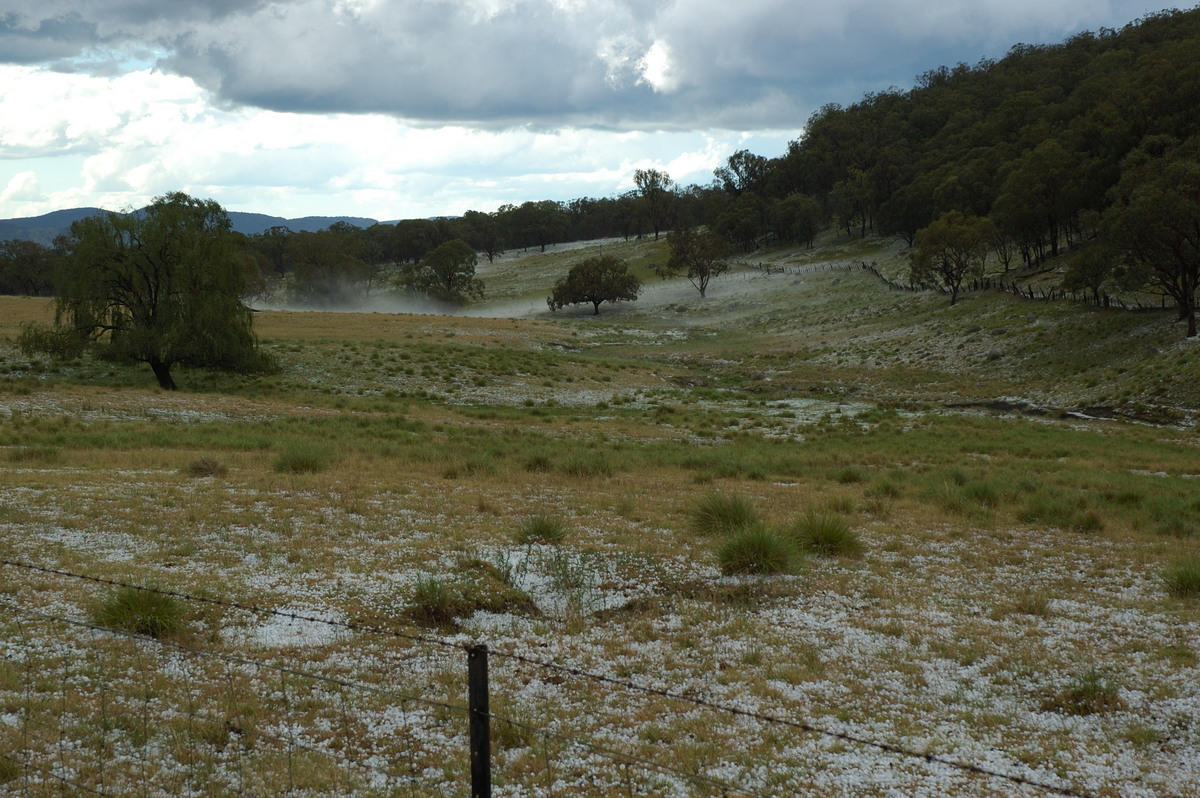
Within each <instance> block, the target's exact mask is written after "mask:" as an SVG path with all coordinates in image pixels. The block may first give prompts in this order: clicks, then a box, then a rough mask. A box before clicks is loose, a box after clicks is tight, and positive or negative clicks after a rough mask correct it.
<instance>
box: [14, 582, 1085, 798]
mask: <svg viewBox="0 0 1200 798" xmlns="http://www.w3.org/2000/svg"><path fill="white" fill-rule="evenodd" d="M0 568H4V569H8V570H9V572H10V573H11V572H13V571H16V572H18V573H19V574H20V575H23V576H24V577H26V578H27V579H32V580H34V584H32V585H29V584H26V585H23V586H22V587H24V590H23V589H21V587H18V586H17V585H16V580H7V579H4V580H0V617H2V618H4V619H5V620H3V621H0V629H3V632H4V636H3V637H2V638H0V795H13V796H17V795H19V796H30V797H40V796H51V795H102V796H125V795H142V796H152V795H155V796H157V795H170V796H176V795H178V796H221V795H229V794H236V795H255V796H257V795H289V796H307V795H353V796H375V795H379V796H406V795H408V796H417V795H462V794H464V793H465V794H470V795H472V796H481V797H482V796H490V795H491V794H492V782H493V777H494V776H495V777H497V778H496V787H497V790H498V791H500V792H505V791H507V792H506V794H511V795H526V794H541V795H548V796H555V795H564V796H565V795H574V794H581V792H580V791H581V790H583V792H584V793H587V794H597V795H629V796H633V795H685V794H686V795H713V796H717V795H720V796H760V795H772V794H777V793H774V792H772V791H771V789H770V788H769V787H764V786H762V785H755V786H750V785H747V784H740V783H737V782H736V779H734V778H732V777H730V776H728V775H727V770H728V769H727V768H722V767H721V766H720V765H721V763H720V762H717V761H714V760H713V758H712V755H711V752H710V753H705V752H704V750H702V749H704V746H703V745H702V743H703V739H702V738H705V737H709V738H712V739H713V740H715V739H716V738H717V737H718V736H719V735H720V734H727V735H730V736H731V738H730V739H728V740H723V741H721V742H726V743H730V744H732V745H736V742H737V740H736V735H737V734H738V722H744V723H754V724H762V725H764V726H766V727H770V728H771V729H774V730H775V731H777V732H778V733H780V734H794V735H796V736H807V737H824V738H827V739H829V740H834V741H838V742H839V743H843V744H846V745H853V746H859V747H862V748H864V749H870V750H873V751H875V752H876V753H878V754H883V755H887V756H893V757H900V758H907V759H912V760H914V761H917V762H923V763H924V764H925V765H926V766H928V767H935V768H941V769H943V770H945V769H949V770H951V771H956V772H958V773H960V774H964V775H969V776H972V777H977V778H982V779H986V780H989V781H990V782H994V783H995V784H996V785H1006V788H1007V789H1014V788H1024V789H1026V790H1031V791H1033V793H1035V794H1050V795H1065V796H1080V795H1084V793H1082V792H1078V791H1076V790H1075V789H1073V788H1070V787H1067V786H1063V785H1056V784H1050V783H1043V782H1040V781H1037V780H1033V779H1029V778H1026V777H1024V776H1021V775H1017V774H1011V773H1003V772H1000V771H997V770H993V769H990V768H986V767H982V766H979V765H975V764H972V763H969V762H959V761H956V760H954V759H951V758H948V757H944V756H941V755H937V754H931V753H927V752H924V753H923V752H919V751H912V750H908V749H906V748H904V747H903V746H900V745H895V744H892V743H888V742H882V741H877V740H872V739H869V738H868V737H866V736H863V735H859V734H854V733H849V732H845V731H840V730H837V729H829V728H824V727H822V726H820V725H817V724H814V723H813V722H811V721H809V720H807V719H803V718H795V717H787V716H784V715H775V714H770V713H764V712H759V711H754V710H750V709H746V708H742V707H737V706H730V705H728V704H724V703H720V702H717V701H712V700H709V699H707V698H705V697H703V696H699V695H692V694H690V693H683V692H678V691H674V690H669V689H664V688H660V687H653V686H649V685H645V684H639V683H637V682H634V681H632V680H629V679H622V678H617V677H614V676H611V675H606V674H601V673H595V672H591V671H588V670H586V669H582V668H577V667H574V666H570V665H564V664H560V663H556V662H548V661H544V660H542V659H539V658H538V657H536V656H532V655H530V654H528V653H522V652H517V651H504V650H501V649H497V648H495V647H491V648H489V647H488V646H486V645H484V644H481V643H479V642H477V641H469V640H465V639H447V638H442V637H437V636H433V635H428V634H424V633H414V632H411V631H406V630H401V629H392V628H387V627H383V626H377V625H370V624H357V623H352V622H345V621H341V620H336V619H330V618H323V617H318V616H316V615H308V614H304V613H297V612H287V611H280V610H273V609H268V608H264V607H259V606H256V605H253V604H244V603H240V602H236V601H228V600H222V599H215V598H212V597H208V596H198V595H192V594H188V593H183V592H179V591H173V590H164V589H160V588H155V587H146V586H142V585H134V584H130V583H127V582H122V581H119V580H113V579H106V578H101V577H95V576H88V575H85V574H80V573H75V572H72V571H68V570H65V569H62V568H51V567H46V566H40V565H36V564H33V563H28V562H20V561H14V560H7V559H0ZM50 580H58V581H57V585H58V586H61V585H63V584H66V585H69V586H72V587H74V588H79V589H80V590H85V589H86V588H87V587H89V586H90V587H92V588H106V589H123V590H134V591H138V592H139V593H145V594H149V595H156V596H161V597H165V598H170V599H173V600H177V601H183V602H188V603H189V604H190V605H191V606H193V607H196V608H199V609H200V610H201V611H204V610H207V611H210V612H213V613H216V614H217V615H218V616H220V617H218V618H217V620H218V621H221V622H222V624H223V625H225V626H234V627H237V626H238V624H237V623H236V622H233V623H231V619H229V618H226V617H224V616H225V614H233V613H236V614H241V615H249V616H253V617H257V618H260V619H267V620H271V621H273V622H283V623H285V624H288V625H290V626H291V627H292V628H291V631H290V632H289V634H291V635H292V636H293V637H294V638H295V639H296V640H301V639H303V638H304V636H305V634H306V633H307V632H306V630H309V629H311V627H313V626H314V625H315V626H316V627H318V628H321V629H324V630H326V631H328V632H329V634H330V635H331V636H332V637H331V639H337V640H339V641H340V642H347V640H348V639H349V638H350V636H353V638H352V639H351V640H349V642H352V643H353V648H354V649H356V650H369V654H370V656H369V657H366V658H364V657H362V656H356V657H348V656H340V655H339V654H337V653H335V654H332V655H327V652H314V651H313V647H312V646H295V647H294V648H293V649H292V650H291V651H290V652H289V653H287V654H285V655H281V654H279V653H278V651H277V648H274V647H263V648H261V649H258V650H255V648H254V646H246V645H242V646H234V647H233V648H234V649H235V650H234V651H228V650H224V649H223V648H222V646H221V640H220V639H218V638H217V637H216V636H214V635H213V634H211V633H207V632H205V633H199V634H191V635H188V636H185V637H184V638H183V639H159V638H156V637H153V636H149V635H146V634H140V633H135V632H130V631H123V630H121V629H113V628H108V627H105V626H101V625H98V624H97V623H95V622H94V621H93V620H91V619H84V618H79V617H72V611H74V612H75V613H76V614H77V613H78V610H75V604H76V603H77V602H64V601H62V600H61V599H59V598H55V597H54V595H56V594H53V592H52V590H51V587H52V586H51V585H49V584H46V583H47V582H48V581H50ZM30 591H32V592H33V594H34V597H37V596H43V597H48V598H49V601H48V602H47V606H40V607H33V606H30V604H31V603H32V602H31V601H30V600H29V598H30V597H29V595H28V594H29V592H30ZM458 637H459V638H462V637H463V636H461V635H460V636H458ZM195 638H199V639H195ZM285 648H286V647H285ZM342 648H343V647H341V646H339V647H336V649H335V650H336V651H341V650H342ZM245 649H250V651H249V652H248V651H246V650H245ZM364 661H365V662H368V663H369V664H368V666H367V667H364V665H363V663H364ZM489 662H490V663H492V667H493V668H494V670H492V673H491V674H489ZM568 682H570V683H572V685H575V684H578V685H580V687H579V689H578V690H577V692H579V693H583V694H587V693H588V692H589V690H588V688H589V687H590V688H592V689H591V691H590V692H591V693H592V694H593V695H594V700H595V701H596V702H597V707H596V710H597V712H596V713H594V714H596V715H597V716H598V715H599V714H602V713H601V712H600V710H601V709H602V708H603V707H604V706H608V707H609V708H611V707H612V706H614V705H615V706H619V707H620V710H621V713H622V715H624V716H625V717H626V718H628V719H633V718H637V717H641V716H648V717H661V716H662V715H663V713H664V712H667V711H669V712H673V713H674V714H675V715H676V716H677V717H683V718H685V719H687V720H688V721H689V724H688V729H689V731H688V732H687V734H686V736H687V737H688V738H690V739H683V737H684V735H680V734H675V735H674V736H672V734H671V732H670V731H666V730H662V729H659V730H658V731H656V732H655V734H654V735H651V736H650V737H651V738H650V739H648V740H640V741H639V738H638V730H637V729H636V728H634V727H635V726H636V723H635V722H634V721H632V720H628V721H627V726H628V727H629V728H627V729H626V731H630V732H632V734H613V732H612V730H611V729H606V728H603V724H602V723H601V722H600V721H599V720H597V719H593V722H592V723H590V724H589V723H588V722H587V717H589V716H590V714H593V713H583V714H584V716H585V720H584V721H583V722H580V721H578V720H571V719H568V718H566V717H564V716H563V713H562V712H561V711H559V710H560V709H561V707H558V706H554V705H551V706H548V707H547V708H546V712H543V713H536V712H530V711H528V710H527V709H523V708H522V706H521V702H520V701H518V700H517V697H516V694H517V692H518V691H519V689H520V688H522V687H526V688H530V691H531V692H532V693H534V694H537V693H538V691H539V689H540V688H541V687H544V686H546V685H553V686H555V687H556V688H558V687H561V686H566V685H567V683H568ZM495 685H498V686H499V687H500V689H496V687H495ZM464 699H466V700H465V701H464ZM692 714H695V715H696V717H695V718H694V719H692V718H690V717H689V716H690V715H692ZM714 717H717V718H725V719H726V720H727V721H730V722H729V723H725V724H721V723H714V722H713V718H714ZM651 725H653V724H651ZM580 726H582V727H583V728H580ZM723 727H727V728H724V730H722V729H723ZM710 741H711V740H710ZM719 747H720V746H718V748H719ZM711 748H712V746H709V749H708V750H710V751H711ZM683 749H690V751H687V752H685V751H683ZM666 753H669V756H664V754H666ZM664 759H665V760H666V761H664ZM497 766H499V767H498V769H497ZM468 774H469V778H468ZM468 782H469V788H468V787H467V784H468ZM581 785H583V786H582V787H581ZM513 790H516V792H513Z"/></svg>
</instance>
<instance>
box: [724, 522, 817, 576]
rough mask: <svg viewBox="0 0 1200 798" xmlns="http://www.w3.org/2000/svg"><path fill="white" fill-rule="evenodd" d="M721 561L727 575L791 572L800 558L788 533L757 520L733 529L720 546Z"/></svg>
mask: <svg viewBox="0 0 1200 798" xmlns="http://www.w3.org/2000/svg"><path fill="white" fill-rule="evenodd" d="M717 562H718V563H720V565H721V573H723V574H725V575H726V576H728V575H731V574H791V573H795V572H796V570H797V568H798V566H799V563H800V558H799V553H798V552H797V551H796V547H795V545H794V544H793V543H792V541H791V539H790V538H789V537H788V536H787V535H784V534H782V533H781V532H779V530H777V529H774V528H773V527H769V526H767V525H766V524H762V523H757V524H751V525H749V526H743V527H741V528H739V529H735V530H734V531H732V532H730V533H729V534H728V536H727V537H726V538H725V540H723V541H722V542H721V545H720V546H718V547H717Z"/></svg>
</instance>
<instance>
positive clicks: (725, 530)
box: [692, 491, 762, 535]
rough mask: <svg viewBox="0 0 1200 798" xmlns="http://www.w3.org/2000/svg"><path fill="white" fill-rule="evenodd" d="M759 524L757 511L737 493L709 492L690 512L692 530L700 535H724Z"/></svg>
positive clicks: (759, 518) (759, 517)
mask: <svg viewBox="0 0 1200 798" xmlns="http://www.w3.org/2000/svg"><path fill="white" fill-rule="evenodd" d="M761 523H762V517H761V516H760V515H759V514H758V510H756V509H755V508H754V505H753V504H752V503H751V502H750V500H749V499H747V498H746V497H745V496H742V495H741V494H737V493H721V492H719V491H711V492H709V493H706V494H705V495H704V497H703V498H702V499H700V501H699V502H697V504H696V507H695V509H694V510H692V529H693V530H694V531H695V532H696V533H698V534H700V535H726V534H730V533H732V532H734V531H735V530H740V529H743V528H745V527H751V526H756V525H760V524H761Z"/></svg>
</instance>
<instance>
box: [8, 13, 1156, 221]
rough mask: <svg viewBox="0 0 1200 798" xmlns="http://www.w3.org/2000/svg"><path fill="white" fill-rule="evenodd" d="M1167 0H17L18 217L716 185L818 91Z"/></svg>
mask: <svg viewBox="0 0 1200 798" xmlns="http://www.w3.org/2000/svg"><path fill="white" fill-rule="evenodd" d="M1155 8H1156V5H1155V4H1154V3H1153V1H1152V0H1149V1H1148V0H1106V1H1099V0H1098V1H1097V2H1091V1H1090V0H978V2H974V3H961V2H955V1H954V0H846V2H841V3H815V2H785V0H741V2H738V3H730V2H728V0H461V1H460V2H449V0H403V2H401V1H400V0H390V1H389V0H290V2H287V3H280V2H274V1H273V0H208V1H207V2H204V3H163V2H161V0H87V1H86V2H84V0H9V2H8V3H7V5H6V11H7V12H8V13H9V14H11V15H15V16H4V17H3V22H2V23H0V85H3V86H4V87H5V88H4V91H3V93H0V185H6V186H8V189H6V191H7V192H8V193H7V194H6V195H4V196H0V217H3V216H6V215H16V213H13V211H14V210H15V209H20V210H21V211H28V212H40V211H46V210H53V209H55V208H56V207H70V206H71V205H109V206H122V207H123V206H130V205H137V204H140V203H142V202H145V201H147V200H149V199H150V198H152V197H153V196H154V195H156V194H159V193H162V192H164V191H169V190H176V189H181V190H193V191H197V192H201V191H202V192H206V193H208V195H211V196H215V197H216V198H217V199H218V200H220V201H222V202H223V203H225V204H226V205H227V206H228V207H231V208H233V209H236V210H258V211H264V212H271V213H279V214H280V215H306V214H312V213H347V214H355V215H365V216H375V217H377V218H378V217H389V218H395V217H398V216H403V215H433V214H440V213H460V212H462V211H463V210H466V209H468V208H476V209H480V210H490V209H492V208H494V207H495V206H496V205H498V204H500V203H502V202H520V201H524V200H528V199H542V198H555V199H559V198H561V199H567V198H571V197H574V196H585V195H587V196H600V195H609V194H612V193H616V192H618V191H621V190H625V188H626V187H628V186H629V185H630V183H629V180H630V177H629V176H630V175H631V174H632V171H633V168H635V167H634V165H635V164H636V165H637V166H639V167H643V168H644V167H652V168H665V169H667V170H668V171H670V172H671V174H672V176H673V177H675V178H676V179H677V180H678V181H679V182H681V183H687V182H700V183H706V182H708V181H709V179H711V170H712V168H713V167H714V166H716V165H719V164H720V163H721V161H722V160H723V159H724V158H725V157H727V156H728V155H729V154H731V153H732V152H733V151H734V150H735V149H739V148H742V147H746V148H749V149H752V150H754V151H756V152H759V153H760V154H763V155H767V156H774V155H777V154H780V153H782V152H783V150H784V148H785V146H786V142H787V140H788V139H789V138H791V137H793V136H795V135H797V134H798V133H799V132H800V127H801V125H802V124H803V123H804V120H805V119H807V118H808V115H809V114H810V113H811V112H812V111H813V110H814V109H815V108H816V107H818V106H819V105H821V104H823V103H826V102H841V103H850V102H854V101H855V100H856V99H858V97H859V96H861V94H862V92H864V91H867V90H880V89H885V88H887V87H888V86H889V85H898V86H904V85H910V84H911V82H912V79H913V76H915V75H916V74H917V73H918V72H922V71H925V70H927V69H930V68H932V67H936V66H938V65H939V64H952V63H955V62H957V61H959V60H965V61H968V62H974V61H975V60H977V59H978V58H979V57H980V56H983V55H1000V54H1002V53H1003V51H1004V50H1006V49H1007V47H1008V46H1009V45H1011V44H1013V43H1015V42H1018V41H1027V42H1039V41H1043V42H1045V41H1058V40H1061V39H1062V38H1064V37H1065V36H1067V35H1069V34H1070V33H1073V32H1075V31H1077V30H1079V29H1081V28H1084V27H1092V28H1095V27H1098V26H1101V25H1106V26H1115V27H1119V26H1120V25H1122V24H1124V23H1125V22H1128V21H1130V20H1133V19H1135V18H1137V17H1138V16H1140V15H1141V14H1143V13H1145V12H1147V11H1150V10H1155ZM5 61H7V62H10V63H9V64H8V65H5V64H4V62H5ZM22 64H23V65H22ZM153 64H157V65H158V69H157V70H156V69H151V68H149V66H148V65H153ZM131 65H134V66H132V67H131ZM747 131H749V133H747ZM30 173H32V177H33V181H34V182H30V176H29V175H30ZM14 181H15V182H14ZM38 192H40V195H41V196H42V197H43V199H40V200H39V199H36V198H35V197H36V196H37V195H38ZM542 192H545V193H542Z"/></svg>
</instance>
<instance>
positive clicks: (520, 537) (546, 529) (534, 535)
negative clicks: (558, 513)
mask: <svg viewBox="0 0 1200 798" xmlns="http://www.w3.org/2000/svg"><path fill="white" fill-rule="evenodd" d="M566 537H567V524H566V522H565V521H563V520H562V519H561V518H555V517H554V516H552V515H547V514H545V513H538V514H537V515H531V516H530V517H529V518H527V519H525V523H523V524H521V528H520V529H519V530H518V531H517V542H518V543H561V542H562V541H563V540H564V539H565V538H566Z"/></svg>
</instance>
